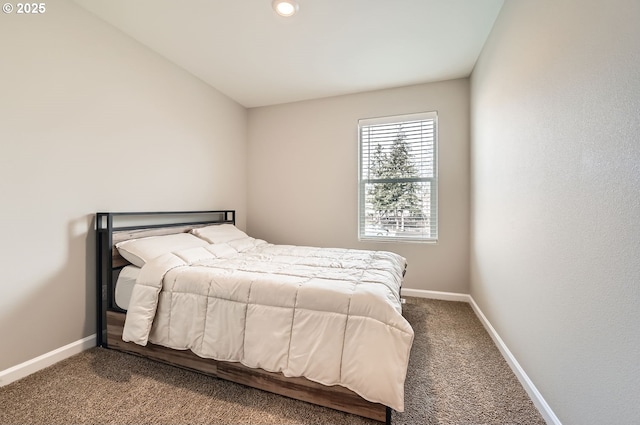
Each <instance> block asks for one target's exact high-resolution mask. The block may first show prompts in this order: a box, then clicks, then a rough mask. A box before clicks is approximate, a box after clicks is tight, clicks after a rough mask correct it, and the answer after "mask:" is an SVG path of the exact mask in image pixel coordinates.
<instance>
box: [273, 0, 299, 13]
mask: <svg viewBox="0 0 640 425" xmlns="http://www.w3.org/2000/svg"><path fill="white" fill-rule="evenodd" d="M272 5H273V10H275V11H276V13H277V14H278V15H280V16H286V17H289V16H293V15H295V14H296V12H297V11H298V8H299V6H298V3H297V2H296V1H295V0H273V3H272Z"/></svg>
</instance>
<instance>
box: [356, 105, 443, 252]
mask: <svg viewBox="0 0 640 425" xmlns="http://www.w3.org/2000/svg"><path fill="white" fill-rule="evenodd" d="M437 125H438V115H437V113H436V112H426V113H420V114H411V115H402V116H394V117H384V118H372V119H363V120H360V121H359V122H358V130H359V148H360V149H359V158H360V166H359V175H360V176H359V180H360V184H359V198H360V200H359V220H358V221H359V223H358V227H359V238H360V239H361V240H390V241H428V242H435V241H437V239H438V204H437V200H438V198H437V194H438V166H437V158H438V156H437V138H438V136H437Z"/></svg>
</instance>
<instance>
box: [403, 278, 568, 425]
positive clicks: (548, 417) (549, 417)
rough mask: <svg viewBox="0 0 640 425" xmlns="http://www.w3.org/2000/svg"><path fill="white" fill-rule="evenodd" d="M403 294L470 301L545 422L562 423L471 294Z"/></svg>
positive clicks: (408, 291)
mask: <svg viewBox="0 0 640 425" xmlns="http://www.w3.org/2000/svg"><path fill="white" fill-rule="evenodd" d="M401 294H402V296H407V297H418V298H431V299H436V300H444V301H461V302H467V303H469V304H470V305H471V308H472V309H473V311H474V313H475V314H476V316H478V319H479V320H480V322H481V323H482V325H483V326H484V328H485V329H486V330H487V332H488V333H489V336H491V339H493V342H494V343H495V344H496V346H497V347H498V350H500V353H501V354H502V357H504V359H505V360H506V362H507V364H508V365H509V367H510V368H511V370H512V371H513V373H514V374H515V375H516V378H518V381H520V384H521V385H522V387H523V388H524V390H525V391H526V392H527V394H528V395H529V397H530V398H531V401H532V402H533V404H534V405H535V406H536V408H537V409H538V411H539V412H540V414H541V415H542V418H543V419H544V420H545V422H546V423H547V424H548V425H562V423H561V422H560V420H559V419H558V417H557V416H556V415H555V413H553V410H551V407H550V406H549V405H548V404H547V402H546V401H545V399H544V397H542V394H540V391H538V389H537V388H536V386H535V385H534V384H533V382H532V381H531V379H529V376H527V374H526V373H525V371H524V369H522V367H521V366H520V364H519V363H518V361H517V360H516V358H515V357H514V356H513V354H512V353H511V351H510V350H509V348H507V345H506V344H505V343H504V341H503V340H502V338H500V335H498V333H497V332H496V330H495V329H494V328H493V326H492V325H491V323H490V322H489V320H488V319H487V317H486V316H485V315H484V313H483V312H482V310H480V307H478V304H476V302H475V300H474V299H473V298H472V297H471V295H469V294H460V293H455V292H440V291H426V290H423V289H409V288H402V291H401Z"/></svg>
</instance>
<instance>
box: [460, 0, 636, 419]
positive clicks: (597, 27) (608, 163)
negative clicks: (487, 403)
mask: <svg viewBox="0 0 640 425" xmlns="http://www.w3.org/2000/svg"><path fill="white" fill-rule="evenodd" d="M639 40H640V2H638V1H637V0H612V1H599V0H589V1H580V2H578V1H570V0H563V1H557V0H553V1H552V0H545V1H536V2H532V1H528V0H510V1H507V2H505V5H504V7H503V9H502V12H501V14H500V16H499V18H498V20H497V23H496V26H495V27H494V29H493V32H492V34H491V36H490V38H489V40H488V43H487V44H486V46H485V48H484V51H483V53H482V55H481V58H480V60H479V63H478V64H477V66H476V69H475V70H474V72H473V75H472V95H471V97H472V103H471V110H472V129H473V130H472V137H471V139H472V147H471V152H472V154H471V156H472V160H471V163H472V173H471V181H472V242H471V295H472V296H473V298H474V299H475V300H476V302H477V303H478V304H479V306H480V308H481V309H482V311H483V312H484V313H485V315H486V316H487V317H488V319H489V320H490V322H491V323H492V324H493V326H494V327H495V328H496V330H497V331H498V333H499V334H500V336H501V337H502V339H503V340H504V341H505V342H506V344H507V346H508V347H509V348H510V350H511V351H512V352H513V354H514V355H515V356H516V358H517V359H518V361H519V363H520V364H521V366H522V367H523V368H524V370H525V371H526V373H527V374H528V376H529V377H530V378H531V380H532V381H533V383H534V384H535V385H536V387H537V388H538V390H539V391H540V392H541V394H542V396H543V397H544V398H545V400H546V401H547V402H548V403H549V405H550V406H551V408H552V409H553V411H554V412H555V413H556V415H557V416H558V418H559V419H560V421H561V422H562V423H564V424H567V425H569V424H581V425H589V424H594V425H600V424H636V423H638V420H639V419H638V418H640V403H639V400H640V384H639V383H640V366H639V365H640V331H639V330H638V323H640V282H639V279H640V220H639V217H640V203H639V202H640V201H639V200H640V119H639V116H640V115H639V111H640V73H639V70H640V43H639Z"/></svg>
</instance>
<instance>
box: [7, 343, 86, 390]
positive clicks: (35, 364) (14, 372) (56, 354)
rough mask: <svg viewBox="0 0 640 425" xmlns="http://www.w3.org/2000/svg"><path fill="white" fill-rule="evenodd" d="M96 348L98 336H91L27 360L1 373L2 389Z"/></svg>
mask: <svg viewBox="0 0 640 425" xmlns="http://www.w3.org/2000/svg"><path fill="white" fill-rule="evenodd" d="M95 346H96V335H95V334H93V335H89V336H88V337H86V338H83V339H81V340H79V341H75V342H72V343H71V344H67V345H65V346H64V347H60V348H57V349H55V350H53V351H49V352H48V353H45V354H43V355H41V356H38V357H36V358H35V359H31V360H27V361H26V362H24V363H20V364H19V365H16V366H13V367H10V368H9V369H5V370H3V371H0V387H3V386H5V385H7V384H10V383H12V382H14V381H17V380H18V379H21V378H24V377H25V376H27V375H31V374H32V373H34V372H37V371H39V370H42V369H44V368H46V367H49V366H51V365H53V364H55V363H58V362H59V361H61V360H64V359H66V358H68V357H71V356H73V355H75V354H79V353H81V352H83V351H85V350H88V349H90V348H93V347H95Z"/></svg>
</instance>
